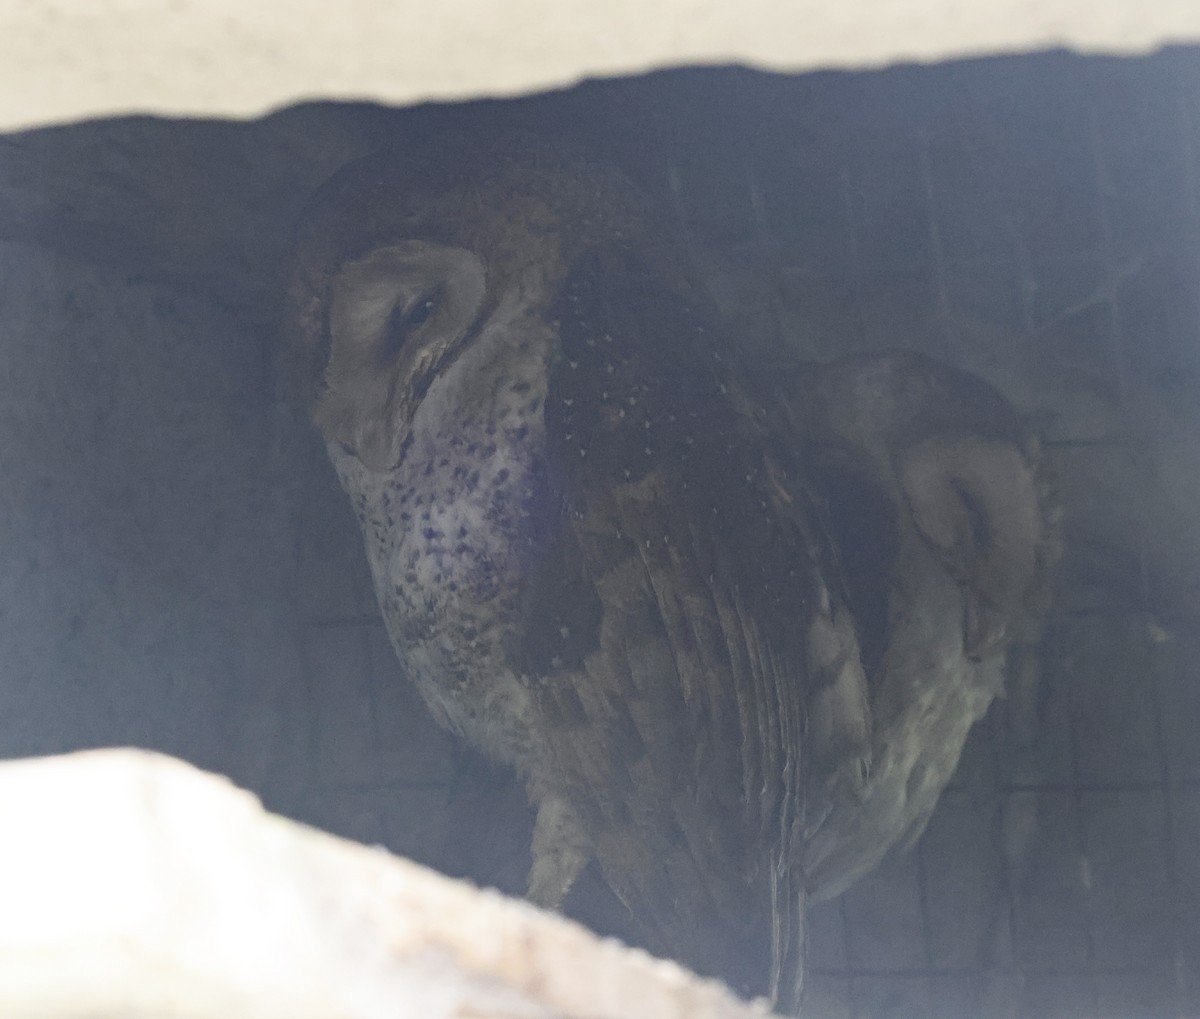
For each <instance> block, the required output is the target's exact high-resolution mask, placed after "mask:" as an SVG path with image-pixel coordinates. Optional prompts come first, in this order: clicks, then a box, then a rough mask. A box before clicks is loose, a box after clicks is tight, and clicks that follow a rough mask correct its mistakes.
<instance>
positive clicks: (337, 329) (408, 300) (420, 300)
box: [314, 240, 486, 471]
mask: <svg viewBox="0 0 1200 1019" xmlns="http://www.w3.org/2000/svg"><path fill="white" fill-rule="evenodd" d="M485 293H486V274H485V271H484V267H483V263H482V262H481V261H480V260H479V258H478V257H477V256H476V255H474V254H473V253H471V252H470V251H467V250H465V249H463V248H454V247H447V246H445V245H439V244H432V243H429V242H426V241H419V240H411V241H401V242H399V243H397V244H393V245H389V246H388V247H385V248H377V249H376V250H374V251H372V252H370V253H369V254H366V255H364V256H363V257H361V258H359V259H356V260H355V261H353V262H349V263H347V264H346V265H345V266H343V267H342V268H341V270H340V271H339V272H338V274H337V275H336V276H335V277H334V279H333V281H332V283H331V287H330V301H329V340H330V350H329V363H328V365H327V367H326V370H325V382H326V388H325V391H324V393H323V394H322V395H321V397H320V399H319V400H318V401H317V406H316V409H315V411H314V416H315V418H316V421H317V424H318V425H319V426H320V428H321V431H322V432H323V433H324V435H325V438H326V440H327V441H330V442H336V443H338V444H339V445H341V446H342V447H343V448H345V449H346V450H347V451H349V452H351V453H352V454H353V455H354V456H356V457H357V458H358V459H359V460H361V461H362V463H363V464H364V465H365V466H366V467H367V468H368V469H370V470H376V471H383V470H388V469H390V468H392V467H394V466H395V465H396V463H397V462H398V461H399V459H400V455H401V451H402V449H403V446H404V441H405V439H406V438H407V436H408V432H409V426H410V424H411V422H412V417H413V414H414V413H415V411H416V408H417V405H418V404H419V403H420V402H421V399H422V398H423V397H424V395H425V392H426V391H427V390H428V388H429V385H430V383H431V382H432V381H433V378H434V376H435V375H436V374H437V372H438V370H439V369H440V368H441V367H442V366H443V365H444V364H445V362H446V360H447V358H448V357H449V356H451V355H452V354H453V353H454V351H455V350H457V349H458V347H459V346H460V345H461V344H462V343H463V341H464V340H465V339H466V337H467V335H468V334H469V332H470V331H471V328H472V326H474V325H475V323H476V321H477V319H478V318H479V312H480V309H481V308H482V306H483V301H484V295H485Z"/></svg>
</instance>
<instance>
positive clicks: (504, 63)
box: [0, 0, 1200, 130]
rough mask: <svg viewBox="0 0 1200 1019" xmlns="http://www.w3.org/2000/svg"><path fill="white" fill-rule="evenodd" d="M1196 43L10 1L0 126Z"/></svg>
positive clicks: (906, 2) (936, 6)
mask: <svg viewBox="0 0 1200 1019" xmlns="http://www.w3.org/2000/svg"><path fill="white" fill-rule="evenodd" d="M1197 40H1200V4H1198V3H1196V0H1144V2H1138V3H1135V2H1133V0H989V2H987V3H978V2H970V0H857V2H850V3H829V2H827V0H720V2H717V0H606V2H604V3H594V2H591V3H582V2H579V0H576V2H571V0H502V2H497V0H448V2H444V3H425V4H412V3H396V2H380V0H340V2H339V3H329V2H328V0H287V2H286V3H284V2H279V0H277V2H260V3H246V2H245V0H176V2H173V3H164V2H163V0H104V2H97V0H22V2H16V3H13V2H11V0H10V2H8V3H5V4H2V5H0V129H6V130H7V129H13V128H17V127H23V126H31V125H36V124H45V123H51V122H61V121H65V120H72V119H76V118H83V117H94V116H103V115H113V114H119V113H129V112H146V113H158V114H163V115H173V116H181V115H208V116H257V115H259V114H261V113H263V112H264V111H266V110H268V109H270V108H273V107H276V106H280V105H284V104H289V103H293V102H297V101H300V100H305V99H312V98H330V99H360V98H371V99H377V100H379V101H382V102H388V103H412V102H417V101H421V100H426V99H440V100H445V99H461V98H465V97H469V96H481V95H494V96H503V95H512V94H516V93H520V92H529V91H533V90H537V89H545V88H552V87H560V86H564V85H569V84H572V83H574V82H576V81H578V80H579V79H580V78H581V77H584V76H592V75H615V74H631V73H639V72H642V71H645V70H647V69H650V68H654V67H663V66H673V65H679V64H684V63H722V62H740V63H749V64H753V65H756V66H759V67H764V68H770V69H774V70H782V71H803V70H811V69H814V68H824V67H869V66H878V65H880V64H885V63H891V62H895V61H908V60H917V61H928V60H940V59H946V58H950V57H956V56H973V55H978V54H984V53H1002V52H1013V51H1018V50H1031V49H1044V48H1046V47H1052V46H1069V47H1072V48H1075V49H1078V50H1081V51H1085V52H1113V53H1138V52H1144V51H1146V50H1147V49H1150V48H1153V47H1156V46H1161V45H1163V44H1164V43H1172V42H1188V41H1191V42H1195V41H1197Z"/></svg>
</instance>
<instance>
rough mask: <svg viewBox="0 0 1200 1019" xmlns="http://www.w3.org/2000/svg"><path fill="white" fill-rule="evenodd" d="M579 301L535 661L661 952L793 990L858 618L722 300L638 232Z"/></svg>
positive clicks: (595, 835) (564, 740) (568, 322)
mask: <svg viewBox="0 0 1200 1019" xmlns="http://www.w3.org/2000/svg"><path fill="white" fill-rule="evenodd" d="M557 311H558V319H559V322H560V333H561V337H562V357H561V360H560V361H559V362H558V364H557V365H556V366H555V367H554V368H553V371H552V376H551V381H550V387H549V391H548V395H547V405H546V423H547V429H548V441H549V447H550V451H551V457H550V458H551V468H550V470H551V472H552V476H553V477H554V478H555V481H556V484H557V485H558V487H559V490H560V491H561V493H562V506H563V514H564V520H563V540H562V542H561V543H560V547H559V549H558V551H557V554H556V555H555V556H554V557H553V558H552V559H551V560H550V561H548V563H547V564H546V567H545V568H544V570H543V575H542V576H541V577H539V578H538V580H537V582H536V583H534V584H532V585H531V590H533V591H536V592H537V594H536V595H535V596H534V597H532V598H531V600H530V603H529V606H528V617H527V618H528V621H529V625H528V626H527V628H526V629H525V633H526V635H527V636H526V639H525V646H524V647H523V648H522V649H521V656H522V660H523V664H524V666H525V668H526V670H527V674H528V675H530V676H531V677H533V681H534V682H535V684H536V690H537V695H538V698H539V702H540V705H541V707H542V710H543V711H544V712H545V714H546V716H547V717H548V719H550V720H552V722H553V723H555V724H553V725H552V726H551V728H552V730H553V735H552V739H553V741H554V744H555V745H554V748H553V749H554V753H555V756H556V759H557V762H558V764H559V768H560V781H561V792H562V795H564V796H565V798H566V799H567V800H568V801H569V802H570V803H571V804H572V805H573V806H574V807H575V809H576V811H577V812H578V813H579V815H580V816H581V818H582V820H583V823H584V825H585V828H586V829H587V832H588V835H589V839H590V841H591V843H592V845H593V846H594V849H595V852H596V856H597V858H598V861H599V863H600V865H601V867H602V868H603V871H604V873H605V876H606V878H607V879H608V881H609V882H610V884H611V885H612V886H613V887H614V889H615V890H616V891H617V893H618V894H619V895H620V896H621V897H622V899H623V900H624V901H625V902H626V904H627V905H628V906H629V907H630V909H631V911H632V912H633V913H634V915H635V916H636V917H637V918H638V920H639V921H640V922H641V923H642V924H643V925H644V926H645V927H646V928H647V930H648V932H649V934H650V936H651V937H652V938H653V939H655V940H657V941H658V942H659V943H660V944H659V947H661V948H662V949H663V950H666V951H669V952H671V953H672V954H674V955H676V956H678V957H680V958H683V959H684V960H685V961H687V962H689V963H690V964H692V965H693V966H695V967H696V968H698V969H701V970H702V971H708V972H714V971H717V972H725V973H727V972H729V971H730V969H731V968H732V969H734V970H735V971H737V970H741V971H743V972H748V973H749V972H752V971H753V969H754V967H755V965H756V964H761V966H762V968H763V974H762V978H761V979H762V982H760V981H759V980H756V979H754V978H751V979H750V980H749V983H750V985H751V986H754V988H755V989H756V990H759V991H761V990H762V989H763V988H764V985H765V983H766V979H767V977H766V973H765V969H766V965H767V964H771V965H772V973H771V974H770V978H769V979H770V982H771V983H772V984H778V983H782V984H783V985H784V986H783V989H784V991H785V994H786V990H787V986H788V982H789V981H790V980H792V979H793V977H794V975H795V974H794V972H793V971H794V969H795V967H796V966H797V965H798V960H799V958H800V943H801V930H800V925H801V921H802V904H801V895H802V890H801V889H802V884H803V881H802V879H801V877H800V871H799V859H798V855H797V854H798V850H799V846H800V840H801V838H802V832H803V829H804V824H805V795H806V788H807V784H808V783H809V781H810V771H811V769H812V768H813V767H814V761H815V760H816V759H817V758H824V759H825V760H823V761H822V762H821V766H822V767H828V766H829V765H830V762H834V763H835V765H836V760H837V759H838V758H839V755H840V756H841V757H844V758H845V759H847V760H851V759H855V758H856V757H857V756H860V755H861V754H862V753H863V752H864V748H865V746H866V744H867V732H868V730H869V722H868V719H867V718H866V710H867V709H866V696H865V690H864V686H863V679H862V673H861V667H860V664H859V655H858V650H857V645H856V642H855V638H854V632H853V626H852V625H851V622H850V619H849V616H848V613H846V612H844V611H843V610H841V609H840V603H839V601H838V599H837V597H836V593H834V592H831V591H830V589H829V587H828V586H827V581H826V579H825V577H824V571H825V566H826V565H827V564H825V563H823V561H822V546H823V542H822V540H821V538H820V534H819V532H818V531H817V530H816V529H815V526H814V519H815V518H814V515H813V513H812V512H811V508H810V506H809V504H808V502H807V497H806V494H805V492H804V490H803V488H802V486H800V485H799V484H798V481H797V479H798V472H797V471H796V470H794V469H793V467H792V465H791V464H790V462H789V450H788V449H787V445H786V444H777V443H773V442H772V432H771V430H770V428H769V426H768V425H767V424H766V423H765V421H764V420H763V419H762V418H761V417H759V416H758V415H756V414H755V413H754V412H753V411H752V410H751V409H748V408H746V407H743V406H742V405H741V404H742V401H740V400H739V399H738V394H737V393H736V392H735V391H734V390H733V389H732V385H731V383H728V382H726V381H724V374H725V371H724V363H723V359H724V358H725V357H726V354H725V352H724V351H723V350H722V348H721V346H720V345H719V343H718V342H717V340H716V338H715V337H714V336H712V335H710V334H709V333H708V332H706V329H707V328H708V321H707V319H706V316H705V315H704V314H703V312H702V311H700V310H698V309H697V307H695V306H693V305H692V304H691V303H690V302H689V301H688V300H687V298H686V297H685V296H680V295H679V294H677V293H675V292H672V291H671V290H670V289H669V288H667V287H665V286H661V285H659V284H657V283H656V282H655V280H654V278H653V276H652V274H650V273H649V272H648V270H647V268H646V267H645V266H644V265H643V264H641V263H639V262H638V260H637V259H636V256H634V255H631V254H629V253H628V252H625V251H620V250H611V251H605V252H599V253H593V254H592V255H589V256H588V257H587V258H586V259H584V260H583V261H582V262H581V263H580V264H579V265H577V266H576V267H575V268H574V270H573V271H572V273H571V275H570V277H569V279H568V281H567V283H566V285H565V287H564V290H563V295H562V300H561V302H560V306H559V308H558V309H557ZM739 953H745V958H744V959H740V960H736V961H735V960H734V959H733V958H732V956H736V955H737V954H739ZM731 964H732V965H731ZM739 964H740V965H739ZM755 985H757V986H755Z"/></svg>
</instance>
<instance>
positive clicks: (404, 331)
mask: <svg viewBox="0 0 1200 1019" xmlns="http://www.w3.org/2000/svg"><path fill="white" fill-rule="evenodd" d="M441 300H442V288H441V287H434V288H433V289H432V290H427V291H426V292H425V293H423V294H422V295H421V296H420V297H418V298H417V299H416V300H415V301H413V302H412V304H409V305H403V304H397V305H396V307H395V308H394V309H393V310H392V314H391V316H390V317H389V318H388V323H387V329H386V330H385V331H384V335H383V345H382V348H381V349H380V352H379V356H380V359H381V360H382V361H384V362H385V363H386V362H389V361H392V360H394V359H395V358H396V357H397V356H398V355H399V353H400V351H401V350H403V349H404V345H405V344H406V343H407V342H408V340H409V338H410V337H411V336H412V334H413V333H415V332H416V331H417V330H418V329H420V328H421V326H423V325H424V324H425V323H426V322H428V321H429V318H430V316H431V315H433V313H434V312H435V311H436V310H437V307H438V305H439V304H440V303H441Z"/></svg>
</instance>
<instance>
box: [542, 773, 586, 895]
mask: <svg viewBox="0 0 1200 1019" xmlns="http://www.w3.org/2000/svg"><path fill="white" fill-rule="evenodd" d="M532 849H533V866H532V867H531V868H530V869H529V892H528V897H529V901H530V902H532V903H533V904H534V905H536V906H541V907H542V908H543V909H554V910H557V909H558V908H559V907H560V906H561V905H562V902H563V899H565V898H566V897H567V892H569V891H570V890H571V886H572V885H573V884H574V883H575V879H576V878H577V877H579V874H580V872H581V871H582V870H583V868H584V867H585V866H587V862H588V857H589V856H590V854H589V853H588V850H587V840H586V838H585V837H584V834H583V825H582V824H581V823H580V821H579V818H578V817H577V816H576V814H575V811H574V810H572V809H571V807H570V806H569V805H568V804H567V803H566V802H565V801H563V800H560V799H558V798H557V797H553V796H547V797H545V798H544V799H543V800H542V801H541V803H540V804H539V805H538V813H537V821H536V822H535V824H534V826H533V847H532Z"/></svg>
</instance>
